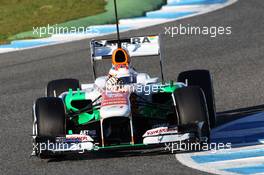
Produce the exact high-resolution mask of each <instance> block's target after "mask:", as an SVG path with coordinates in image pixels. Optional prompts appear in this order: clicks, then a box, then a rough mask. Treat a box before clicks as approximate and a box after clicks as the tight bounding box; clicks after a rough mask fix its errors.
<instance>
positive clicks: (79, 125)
mask: <svg viewBox="0 0 264 175" xmlns="http://www.w3.org/2000/svg"><path fill="white" fill-rule="evenodd" d="M114 2H115V1H114ZM115 8H116V3H115ZM115 11H117V10H115ZM116 25H117V40H100V41H96V40H92V41H91V43H90V48H91V64H92V68H93V75H94V80H95V81H94V83H92V84H81V85H80V83H79V81H78V80H76V79H60V80H54V81H51V82H49V83H48V85H47V96H46V97H43V98H39V99H37V100H36V101H35V104H34V105H33V152H32V155H36V156H39V157H41V158H45V157H49V156H51V155H57V154H64V153H72V152H73V153H82V152H86V151H98V150H105V149H124V148H127V149H132V148H138V147H152V146H162V145H163V146H164V144H165V143H172V142H173V143H174V142H184V141H188V142H190V141H191V142H198V143H200V142H202V143H203V142H206V141H208V140H209V138H210V130H211V128H213V127H214V126H215V120H216V119H215V118H216V117H215V104H214V93H213V86H212V80H211V76H210V73H209V71H207V70H192V71H186V72H182V73H180V74H179V76H178V79H177V82H173V81H169V82H165V80H164V76H163V68H162V67H163V66H162V60H163V58H162V54H161V50H162V48H161V46H162V44H160V43H161V39H162V38H161V37H160V36H157V35H154V36H143V37H132V38H127V39H120V36H119V26H118V19H117V12H116ZM141 56H144V57H149V56H151V57H155V56H159V58H160V73H161V79H162V81H159V80H158V79H159V78H158V77H154V78H151V77H150V76H149V75H148V74H146V73H139V72H137V71H136V70H135V69H134V68H133V66H132V64H131V59H136V58H137V57H141ZM100 60H111V61H112V66H111V68H110V70H109V73H108V74H107V75H106V76H99V77H98V76H97V73H98V72H97V71H96V62H98V61H100ZM146 67H147V66H146Z"/></svg>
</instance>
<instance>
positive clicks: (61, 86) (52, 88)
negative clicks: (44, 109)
mask: <svg viewBox="0 0 264 175" xmlns="http://www.w3.org/2000/svg"><path fill="white" fill-rule="evenodd" d="M69 89H72V90H73V91H76V90H77V89H80V82H79V80H76V79H59V80H53V81H50V82H49V83H48V85H47V97H58V96H59V95H60V94H62V93H63V92H67V91H69Z"/></svg>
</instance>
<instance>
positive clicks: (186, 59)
mask: <svg viewBox="0 0 264 175" xmlns="http://www.w3.org/2000/svg"><path fill="white" fill-rule="evenodd" d="M263 19H264V1H263V0H240V1H239V2H238V3H236V4H234V5H232V6H229V7H227V8H225V9H222V10H219V11H215V12H212V13H209V14H205V15H202V16H197V17H193V18H189V19H184V20H180V21H176V22H171V23H169V24H164V25H158V26H154V27H150V28H146V29H142V30H136V31H131V32H127V33H123V34H122V36H133V35H148V34H151V33H162V32H164V27H165V26H166V27H168V26H176V25H179V24H180V23H182V24H185V25H187V24H190V25H192V26H208V27H210V26H231V27H232V31H233V33H232V35H231V36H219V37H217V38H210V37H209V36H177V37H176V38H170V37H168V36H167V37H166V38H165V41H164V46H165V51H166V53H165V58H166V59H165V63H164V69H165V75H166V78H167V79H176V77H177V74H178V73H179V72H180V71H183V70H188V69H199V68H203V69H209V70H210V71H211V72H212V74H213V77H214V80H215V81H214V88H215V95H216V106H217V110H218V111H222V110H227V109H234V108H238V107H246V106H253V105H258V104H264V93H263V90H264V81H263V77H264V32H263V29H264V23H263ZM112 37H113V36H112ZM88 41H89V40H82V41H77V42H72V43H68V44H62V45H56V46H49V47H43V48H37V49H31V50H25V51H19V52H14V53H7V54H2V55H0V82H1V83H0V90H1V91H0V92H1V93H0V111H1V112H0V115H1V121H0V128H1V132H0V140H1V142H0V149H1V150H0V158H1V160H0V161H1V162H0V174H25V175H26V174H63V175H66V174H97V175H98V174H107V175H110V174H188V175H189V174H204V173H202V172H198V171H196V170H193V169H189V168H187V167H185V166H183V165H181V164H180V163H178V162H177V161H176V159H175V156H174V155H172V154H156V153H152V154H135V153H133V154H132V155H131V154H107V155H104V154H100V155H87V156H84V157H77V158H74V157H68V158H66V159H61V160H56V161H49V162H47V161H44V160H39V159H37V158H30V157H29V155H30V153H31V137H30V134H31V128H32V125H31V120H32V117H31V106H32V104H33V101H34V100H35V99H36V98H38V97H40V96H43V95H44V90H45V88H44V87H45V85H46V84H47V82H48V81H49V80H52V79H57V78H65V77H73V78H78V79H80V80H81V81H82V82H83V83H85V82H91V81H92V75H91V67H90V64H89V48H88ZM140 65H141V66H142V65H144V66H145V68H146V69H147V70H149V71H150V72H154V71H156V70H157V68H158V64H156V63H155V64H154V61H149V60H145V59H144V60H142V61H141V63H140Z"/></svg>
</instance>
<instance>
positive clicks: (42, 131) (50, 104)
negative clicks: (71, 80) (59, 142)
mask: <svg viewBox="0 0 264 175" xmlns="http://www.w3.org/2000/svg"><path fill="white" fill-rule="evenodd" d="M65 116H66V115H65V107H64V104H63V101H62V100H61V99H60V98H54V97H48V98H39V99H37V101H36V102H35V105H34V108H33V121H34V123H33V134H34V135H35V136H36V139H35V140H34V142H35V144H37V145H38V150H37V151H36V152H37V155H38V156H39V157H40V158H49V151H48V150H44V151H42V152H40V150H41V149H40V145H41V144H46V143H47V142H53V141H54V139H55V137H56V136H65V134H66V121H65V118H66V117H65ZM46 146H47V145H46Z"/></svg>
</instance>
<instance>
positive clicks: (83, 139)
mask: <svg viewBox="0 0 264 175" xmlns="http://www.w3.org/2000/svg"><path fill="white" fill-rule="evenodd" d="M88 141H92V139H91V138H90V137H89V136H87V135H79V134H73V135H66V137H65V140H64V142H88Z"/></svg>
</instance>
